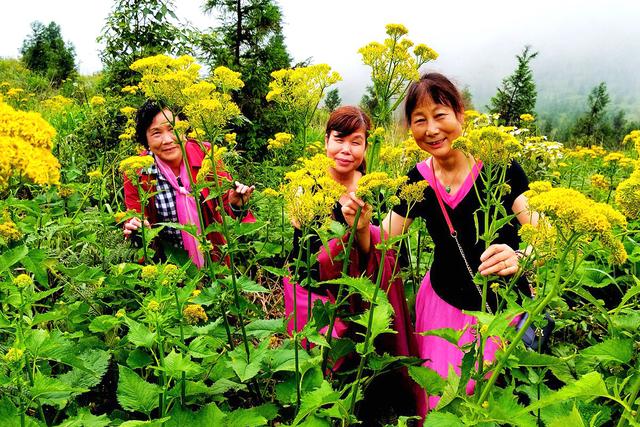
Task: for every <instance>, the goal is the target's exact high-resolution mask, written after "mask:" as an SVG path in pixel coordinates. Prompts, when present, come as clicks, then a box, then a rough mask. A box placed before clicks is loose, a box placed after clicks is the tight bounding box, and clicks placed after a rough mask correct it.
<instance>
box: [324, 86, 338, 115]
mask: <svg viewBox="0 0 640 427" xmlns="http://www.w3.org/2000/svg"><path fill="white" fill-rule="evenodd" d="M340 104H342V99H340V94H339V93H338V88H334V89H331V90H330V91H329V92H327V97H326V98H325V99H324V106H325V108H326V109H327V110H328V111H329V112H330V113H333V111H334V110H335V109H336V108H338V107H339V106H340Z"/></svg>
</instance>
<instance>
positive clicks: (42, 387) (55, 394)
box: [29, 372, 89, 409]
mask: <svg viewBox="0 0 640 427" xmlns="http://www.w3.org/2000/svg"><path fill="white" fill-rule="evenodd" d="M29 391H30V393H31V397H32V399H40V400H41V401H42V402H43V403H48V404H51V405H55V406H58V408H59V409H62V408H63V407H64V406H65V405H66V403H67V400H69V399H70V398H71V396H72V395H74V394H77V393H84V392H86V391H89V389H87V388H80V387H72V386H70V385H68V384H66V383H64V382H63V381H60V380H59V379H57V378H51V377H48V376H45V375H43V374H41V373H40V372H37V373H36V375H35V376H34V378H33V386H31V388H30V389H29Z"/></svg>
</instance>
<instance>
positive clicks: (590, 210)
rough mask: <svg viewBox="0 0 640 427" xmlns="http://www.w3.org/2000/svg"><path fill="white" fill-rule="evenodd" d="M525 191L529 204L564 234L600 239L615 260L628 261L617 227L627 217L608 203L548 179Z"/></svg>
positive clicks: (584, 238)
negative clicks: (556, 186)
mask: <svg viewBox="0 0 640 427" xmlns="http://www.w3.org/2000/svg"><path fill="white" fill-rule="evenodd" d="M529 188H530V190H529V191H527V192H526V193H525V195H526V196H527V198H528V199H529V207H530V208H531V209H532V210H533V211H536V212H538V213H540V214H541V215H543V216H545V217H546V218H548V219H549V221H550V223H551V224H553V225H554V226H555V227H556V228H557V229H558V232H559V233H560V234H561V235H562V236H571V235H573V234H577V235H580V236H581V238H582V239H583V240H587V241H588V240H591V239H594V238H598V239H599V240H600V242H601V243H602V245H603V246H604V247H605V248H608V249H609V250H610V251H611V260H612V262H616V263H621V262H624V261H625V260H626V252H625V250H624V247H623V246H622V243H621V242H620V241H619V240H618V239H616V237H615V236H614V234H613V227H615V226H621V227H625V226H626V220H625V218H624V216H623V215H622V214H621V213H620V212H618V211H617V210H615V209H614V208H612V207H611V206H609V205H607V204H605V203H598V202H595V201H593V200H591V199H589V198H588V197H586V196H585V195H584V194H582V193H580V192H579V191H576V190H573V189H570V188H551V184H550V183H548V182H534V183H532V184H531V185H530V186H529Z"/></svg>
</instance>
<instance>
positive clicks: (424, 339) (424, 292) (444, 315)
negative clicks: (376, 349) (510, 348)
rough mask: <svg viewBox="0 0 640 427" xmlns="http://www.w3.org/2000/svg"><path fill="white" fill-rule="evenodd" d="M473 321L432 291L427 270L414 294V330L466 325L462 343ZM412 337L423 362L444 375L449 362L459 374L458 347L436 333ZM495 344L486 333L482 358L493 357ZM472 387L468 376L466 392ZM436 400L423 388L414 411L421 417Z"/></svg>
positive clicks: (468, 339)
mask: <svg viewBox="0 0 640 427" xmlns="http://www.w3.org/2000/svg"><path fill="white" fill-rule="evenodd" d="M514 321H515V320H514ZM476 323H477V320H476V318H475V317H473V316H469V315H466V314H464V313H463V312H462V311H461V310H460V309H457V308H455V307H453V306H452V305H450V304H449V303H447V302H445V301H444V300H443V299H442V298H440V297H439V296H438V295H437V294H436V293H435V291H434V290H433V287H432V286H431V279H430V277H429V272H427V274H426V275H425V277H424V279H423V280H422V285H421V286H420V290H419V291H418V295H417V296H416V334H419V333H421V332H426V331H431V330H434V329H442V328H451V329H454V330H458V331H461V330H463V329H465V328H467V330H466V331H465V332H464V334H462V337H461V338H460V341H459V342H458V344H459V345H460V346H462V345H464V344H467V343H469V342H471V341H473V340H474V338H475V337H474V329H473V328H470V327H469V326H472V325H475V324H476ZM416 338H417V341H418V355H419V357H420V358H422V359H428V360H427V361H426V362H425V363H424V366H427V367H429V368H431V369H433V370H434V371H436V372H437V373H438V374H440V376H441V377H442V378H444V379H446V378H447V376H448V373H449V365H452V366H453V369H454V370H455V372H456V374H458V375H460V365H461V363H462V357H463V356H464V353H463V352H462V351H460V350H459V349H458V348H457V347H456V346H454V345H453V344H451V343H449V342H448V341H446V340H444V339H442V338H440V337H436V336H421V335H416ZM498 347H499V341H498V339H497V338H495V337H489V339H487V342H486V344H485V346H484V360H486V361H493V360H495V353H496V350H497V349H498ZM474 388H475V381H474V380H470V381H469V382H468V383H467V389H466V391H467V394H472V393H473V391H474ZM439 400H440V396H433V395H429V390H423V391H422V392H421V393H420V395H419V396H418V398H417V408H418V414H419V415H420V416H421V417H423V419H424V417H425V416H426V414H427V412H428V411H429V410H431V409H434V408H435V407H436V405H437V404H438V401H439Z"/></svg>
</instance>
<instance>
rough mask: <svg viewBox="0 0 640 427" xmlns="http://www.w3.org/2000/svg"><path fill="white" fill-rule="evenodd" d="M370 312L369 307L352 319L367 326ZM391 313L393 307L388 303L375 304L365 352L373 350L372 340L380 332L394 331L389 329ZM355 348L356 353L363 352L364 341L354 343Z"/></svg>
mask: <svg viewBox="0 0 640 427" xmlns="http://www.w3.org/2000/svg"><path fill="white" fill-rule="evenodd" d="M370 313H371V309H369V310H366V311H365V312H364V313H362V314H361V315H360V316H356V317H354V319H353V321H354V322H355V323H357V324H359V325H362V326H364V327H365V328H368V325H369V314H370ZM392 315H393V309H392V308H391V306H389V305H384V306H377V307H375V310H374V312H373V319H372V322H371V328H369V333H370V337H369V348H368V350H367V352H372V351H374V348H373V345H371V344H372V343H373V341H374V340H375V339H376V338H377V337H378V335H380V334H384V333H396V331H394V330H393V329H391V320H392ZM356 350H357V351H358V353H360V354H363V352H364V343H358V344H356Z"/></svg>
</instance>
